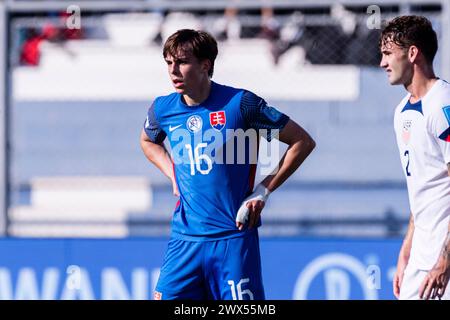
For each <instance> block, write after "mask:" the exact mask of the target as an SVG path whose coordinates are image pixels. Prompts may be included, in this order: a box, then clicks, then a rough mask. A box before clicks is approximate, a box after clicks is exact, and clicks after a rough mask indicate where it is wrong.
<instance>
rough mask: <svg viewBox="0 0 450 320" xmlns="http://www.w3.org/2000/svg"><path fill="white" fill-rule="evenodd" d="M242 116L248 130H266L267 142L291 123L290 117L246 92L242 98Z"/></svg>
mask: <svg viewBox="0 0 450 320" xmlns="http://www.w3.org/2000/svg"><path fill="white" fill-rule="evenodd" d="M240 107H241V114H242V117H243V118H244V122H245V124H246V125H247V128H252V129H255V130H260V129H266V130H267V140H268V141H270V140H271V139H272V138H273V137H274V136H275V135H276V134H277V130H278V131H281V130H282V129H283V128H284V127H285V125H286V124H287V123H288V121H289V117H288V116H287V115H285V114H284V113H282V112H280V111H278V110H277V109H276V108H274V107H271V106H269V105H267V102H266V101H265V100H264V99H262V98H260V97H258V96H257V95H256V94H254V93H252V92H250V91H245V92H244V94H243V95H242V98H241V106H240Z"/></svg>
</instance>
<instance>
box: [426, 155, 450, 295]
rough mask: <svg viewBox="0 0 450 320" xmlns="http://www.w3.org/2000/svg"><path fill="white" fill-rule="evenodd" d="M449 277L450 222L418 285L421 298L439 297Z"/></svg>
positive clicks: (449, 164) (449, 173) (449, 172)
mask: <svg viewBox="0 0 450 320" xmlns="http://www.w3.org/2000/svg"><path fill="white" fill-rule="evenodd" d="M447 170H448V175H449V176H450V163H447ZM449 278H450V223H449V226H448V232H447V237H446V238H445V241H444V245H443V246H442V250H441V254H440V255H439V259H438V261H437V262H436V264H435V265H434V267H433V269H431V271H430V272H429V273H428V275H427V276H426V278H425V279H424V281H423V282H422V285H421V286H420V290H419V296H420V298H421V299H427V300H428V299H430V298H431V299H435V298H441V297H442V296H443V295H444V293H445V288H446V287H447V283H448V281H449Z"/></svg>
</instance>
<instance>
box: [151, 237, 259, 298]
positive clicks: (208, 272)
mask: <svg viewBox="0 0 450 320" xmlns="http://www.w3.org/2000/svg"><path fill="white" fill-rule="evenodd" d="M264 298H265V296H264V288H263V284H262V275H261V257H260V252H259V238H258V232H257V229H255V231H254V232H250V233H248V234H247V235H245V236H243V237H237V238H231V239H223V240H217V241H201V242H192V241H184V240H178V239H171V240H170V241H169V246H168V249H167V253H166V256H165V259H164V263H163V266H162V268H161V273H160V276H159V280H158V284H157V285H156V292H155V299H162V300H174V299H185V300H206V299H210V300H211V299H214V300H264Z"/></svg>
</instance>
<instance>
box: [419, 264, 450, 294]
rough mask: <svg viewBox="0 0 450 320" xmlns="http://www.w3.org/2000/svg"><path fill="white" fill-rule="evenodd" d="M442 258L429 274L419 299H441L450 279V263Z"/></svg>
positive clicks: (420, 291)
mask: <svg viewBox="0 0 450 320" xmlns="http://www.w3.org/2000/svg"><path fill="white" fill-rule="evenodd" d="M446 260H447V259H442V258H440V259H439V260H438V262H437V263H436V264H435V265H434V267H433V269H431V270H430V272H428V274H427V276H426V277H425V279H424V280H423V281H422V284H421V285H420V288H419V297H420V299H423V300H428V299H435V298H438V299H441V298H442V296H443V295H444V293H445V288H446V287H447V284H448V280H449V278H450V262H449V261H446Z"/></svg>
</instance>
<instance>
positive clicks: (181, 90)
mask: <svg viewBox="0 0 450 320" xmlns="http://www.w3.org/2000/svg"><path fill="white" fill-rule="evenodd" d="M174 89H175V92H176V93H180V94H184V93H185V92H186V90H185V89H184V88H180V87H175V86H174Z"/></svg>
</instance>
